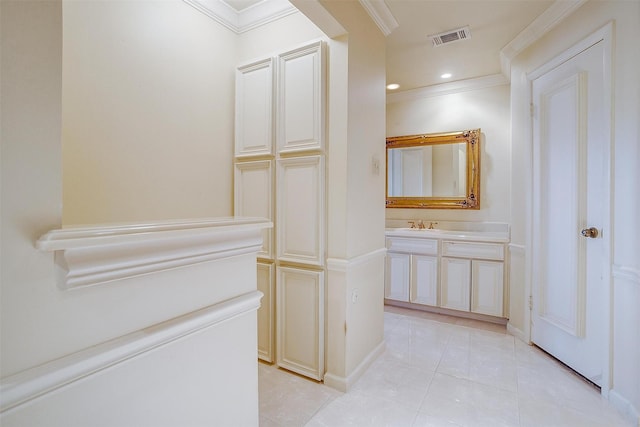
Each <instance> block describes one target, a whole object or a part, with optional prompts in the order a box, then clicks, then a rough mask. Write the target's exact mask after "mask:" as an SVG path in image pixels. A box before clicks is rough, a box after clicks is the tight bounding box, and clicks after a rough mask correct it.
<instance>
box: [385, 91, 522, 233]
mask: <svg viewBox="0 0 640 427" xmlns="http://www.w3.org/2000/svg"><path fill="white" fill-rule="evenodd" d="M509 102H510V101H509V85H506V84H505V85H499V86H493V87H489V88H483V89H476V90H467V91H461V92H459V93H451V94H446V95H434V96H429V97H415V98H414V99H408V100H402V101H398V102H388V103H387V136H388V137H390V136H401V135H414V134H420V133H438V132H454V131H461V130H466V129H477V128H480V129H481V130H482V139H481V141H480V143H481V145H480V150H481V154H480V210H461V209H456V210H443V209H395V208H394V209H387V210H386V217H387V219H406V220H414V219H424V220H436V221H437V220H448V221H488V222H509V221H510V185H509V181H510V180H509V177H510V173H511V169H510V160H511V157H510V155H511V141H510V135H509V129H510V126H509V117H510V116H509V115H510V111H509V108H510V107H509V105H510V104H509Z"/></svg>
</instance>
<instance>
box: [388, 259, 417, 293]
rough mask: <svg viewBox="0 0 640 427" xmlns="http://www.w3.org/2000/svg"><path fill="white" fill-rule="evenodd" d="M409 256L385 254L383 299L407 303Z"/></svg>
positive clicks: (409, 274)
mask: <svg viewBox="0 0 640 427" xmlns="http://www.w3.org/2000/svg"><path fill="white" fill-rule="evenodd" d="M410 260H411V255H409V254H402V253H395V252H387V266H386V267H387V268H386V269H385V271H386V274H385V276H386V277H385V285H384V287H385V289H384V291H385V292H384V297H385V298H386V299H392V300H396V301H407V302H408V301H409V280H410V277H411V271H410V264H411V261H410Z"/></svg>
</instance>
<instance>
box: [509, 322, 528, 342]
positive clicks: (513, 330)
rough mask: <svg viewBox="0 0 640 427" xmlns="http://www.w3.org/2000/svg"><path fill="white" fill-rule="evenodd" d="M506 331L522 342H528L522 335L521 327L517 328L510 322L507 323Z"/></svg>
mask: <svg viewBox="0 0 640 427" xmlns="http://www.w3.org/2000/svg"><path fill="white" fill-rule="evenodd" d="M507 332H508V333H509V335H513V336H514V337H516V338H518V339H519V340H520V341H522V342H525V343H526V342H528V341H527V340H526V339H525V337H524V332H523V331H522V330H521V329H518V328H516V327H515V326H513V325H512V324H511V323H507Z"/></svg>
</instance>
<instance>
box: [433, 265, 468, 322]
mask: <svg viewBox="0 0 640 427" xmlns="http://www.w3.org/2000/svg"><path fill="white" fill-rule="evenodd" d="M441 263H442V264H441V266H442V267H441V268H442V270H441V274H442V282H441V289H440V296H441V299H442V300H441V304H440V306H441V307H444V308H450V309H453V310H462V311H469V308H470V304H469V300H470V293H471V289H470V286H471V260H470V259H458V258H444V257H443V258H442V259H441Z"/></svg>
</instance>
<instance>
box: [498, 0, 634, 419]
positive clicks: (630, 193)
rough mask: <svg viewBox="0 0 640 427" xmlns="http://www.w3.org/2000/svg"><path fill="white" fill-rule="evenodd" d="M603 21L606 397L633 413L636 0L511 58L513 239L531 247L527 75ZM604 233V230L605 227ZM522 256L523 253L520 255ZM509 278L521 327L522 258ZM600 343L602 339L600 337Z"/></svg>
mask: <svg viewBox="0 0 640 427" xmlns="http://www.w3.org/2000/svg"><path fill="white" fill-rule="evenodd" d="M609 22H613V23H614V26H613V28H614V34H613V38H614V43H613V46H614V51H613V64H612V65H613V72H612V76H611V78H612V81H613V84H614V86H613V92H614V93H613V105H612V108H613V117H612V119H613V121H612V138H613V162H612V165H613V172H612V188H611V191H612V203H613V206H612V212H611V219H612V224H611V225H612V232H613V235H612V255H613V262H612V265H611V271H612V292H611V298H612V304H611V310H612V315H613V322H612V329H611V334H612V343H613V348H612V349H611V353H610V355H611V357H612V371H611V372H612V378H611V384H610V386H611V390H610V391H608V390H607V389H608V387H607V386H608V385H605V386H604V387H603V389H604V390H605V392H607V391H608V392H609V398H610V400H612V402H614V404H616V405H617V406H618V407H619V408H621V409H622V410H623V411H626V412H627V413H628V414H630V416H631V417H635V418H638V415H639V413H640V366H639V365H638V363H637V361H638V360H640V332H639V330H638V325H639V324H640V310H638V307H639V306H640V228H639V227H638V218H640V203H639V202H638V197H637V196H636V195H637V194H639V193H640V172H639V170H640V136H639V135H640V121H639V120H638V117H640V80H639V79H638V69H640V55H639V54H638V44H637V40H638V39H640V3H639V2H636V1H589V2H587V3H585V4H584V5H583V6H582V7H581V8H580V9H578V10H577V11H576V12H575V13H573V14H572V15H571V16H569V17H568V18H567V19H566V20H565V21H563V22H562V24H561V25H560V26H558V27H556V28H555V29H554V30H552V31H550V32H549V33H548V34H547V35H545V36H544V37H543V38H542V39H540V40H539V41H538V42H536V43H535V44H534V45H532V46H531V47H530V48H528V49H527V50H526V51H524V52H523V53H522V54H520V55H519V56H518V57H516V58H515V60H514V61H513V62H512V74H511V84H512V97H511V101H512V118H513V122H512V141H513V153H512V169H513V174H512V182H513V184H512V185H513V187H512V193H511V202H512V241H513V243H514V244H516V245H519V246H522V247H524V248H528V247H530V246H529V245H530V241H529V240H528V239H529V237H528V235H529V233H530V232H531V231H530V230H527V220H528V218H529V212H530V209H531V205H530V197H529V195H530V188H531V182H530V178H529V176H530V171H531V158H530V152H531V146H530V144H531V142H530V141H531V138H530V119H529V111H528V110H529V109H528V103H529V101H528V100H529V90H530V87H529V83H528V80H527V75H526V74H527V73H528V72H531V71H533V70H535V69H536V68H538V67H540V66H542V65H543V64H545V63H546V62H547V61H549V60H551V59H552V58H554V57H555V56H557V55H558V54H560V53H561V52H563V51H564V50H566V49H568V48H570V47H571V46H572V45H574V44H576V43H577V42H579V41H580V40H582V39H584V38H585V37H587V36H588V35H589V34H591V33H593V32H595V31H596V30H598V29H599V28H601V27H603V26H604V25H606V24H607V23H609ZM605 233H606V231H605ZM523 256H524V254H523ZM517 266H518V268H517V269H516V268H514V265H513V264H512V278H511V301H512V304H511V306H512V311H511V320H510V322H513V323H514V324H515V325H516V326H517V327H520V326H521V327H522V328H524V329H525V330H526V329H527V328H528V325H526V317H525V313H524V310H523V311H519V312H518V311H515V310H514V309H513V308H514V304H513V301H517V302H518V304H519V306H520V307H522V308H524V304H522V301H524V300H525V298H526V295H525V289H526V288H525V284H526V281H527V278H528V277H529V276H530V274H531V271H530V268H531V267H530V266H528V265H527V264H525V263H524V262H522V261H519V262H518V264H517ZM605 345H606V343H605Z"/></svg>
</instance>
